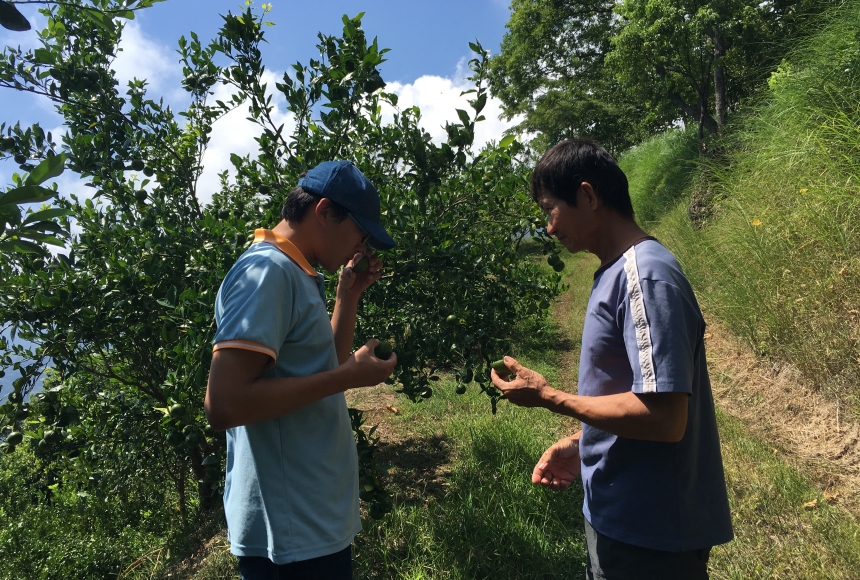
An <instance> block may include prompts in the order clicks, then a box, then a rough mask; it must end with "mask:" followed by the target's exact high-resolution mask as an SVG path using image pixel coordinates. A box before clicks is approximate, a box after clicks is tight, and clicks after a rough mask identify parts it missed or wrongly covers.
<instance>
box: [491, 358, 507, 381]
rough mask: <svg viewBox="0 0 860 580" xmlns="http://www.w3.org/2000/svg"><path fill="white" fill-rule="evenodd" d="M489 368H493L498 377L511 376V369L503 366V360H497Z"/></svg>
mask: <svg viewBox="0 0 860 580" xmlns="http://www.w3.org/2000/svg"><path fill="white" fill-rule="evenodd" d="M490 366H491V367H493V370H495V371H496V374H497V375H499V376H500V377H506V376H508V375H509V374H511V369H509V368H508V367H507V366H506V365H505V359H500V360H497V361H496V362H494V363H493V364H491V365H490Z"/></svg>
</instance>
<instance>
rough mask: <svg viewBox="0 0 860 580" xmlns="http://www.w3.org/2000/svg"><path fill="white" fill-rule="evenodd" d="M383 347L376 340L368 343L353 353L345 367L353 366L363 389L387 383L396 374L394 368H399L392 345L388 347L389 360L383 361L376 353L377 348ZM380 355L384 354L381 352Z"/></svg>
mask: <svg viewBox="0 0 860 580" xmlns="http://www.w3.org/2000/svg"><path fill="white" fill-rule="evenodd" d="M386 344H387V343H386ZM380 346H383V345H382V343H380V342H379V341H378V340H376V339H375V338H371V339H370V340H368V341H367V344H365V345H364V346H362V347H361V348H360V349H358V350H357V351H355V352H354V353H352V356H350V357H349V358H348V359H347V361H346V362H345V363H344V365H351V366H352V367H353V368H351V369H350V370H351V371H352V373H354V375H355V377H356V379H357V381H358V385H357V386H361V387H371V386H373V385H378V384H379V383H381V382H383V381H385V379H387V378H388V377H389V376H391V373H393V372H394V367H396V366H397V354H396V353H394V352H392V351H390V348H391V345H390V344H389V345H388V348H389V356H388V358H387V359H382V358H381V357H379V356H378V355H377V354H375V351H376V349H377V347H380ZM379 354H384V352H383V351H382V350H381V351H380V353H379Z"/></svg>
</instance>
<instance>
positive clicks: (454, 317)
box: [445, 314, 460, 324]
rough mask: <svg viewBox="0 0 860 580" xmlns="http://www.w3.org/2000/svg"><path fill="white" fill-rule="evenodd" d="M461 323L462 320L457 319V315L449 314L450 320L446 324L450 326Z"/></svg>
mask: <svg viewBox="0 0 860 580" xmlns="http://www.w3.org/2000/svg"><path fill="white" fill-rule="evenodd" d="M459 321H460V319H459V318H457V315H456V314H449V315H448V318H446V319H445V322H447V323H448V324H457V323H458V322H459Z"/></svg>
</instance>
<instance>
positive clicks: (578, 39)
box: [490, 0, 671, 152]
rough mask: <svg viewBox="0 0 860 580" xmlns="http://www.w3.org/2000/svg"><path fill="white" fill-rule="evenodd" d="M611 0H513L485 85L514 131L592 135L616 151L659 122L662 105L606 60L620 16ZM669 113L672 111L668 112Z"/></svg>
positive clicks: (547, 136) (556, 136) (547, 137)
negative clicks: (638, 96)
mask: <svg viewBox="0 0 860 580" xmlns="http://www.w3.org/2000/svg"><path fill="white" fill-rule="evenodd" d="M614 9H615V2H614V1H612V0H514V2H512V4H511V19H510V21H509V22H508V24H507V28H508V32H507V33H506V34H505V37H504V39H503V41H502V47H501V53H500V54H498V55H497V56H495V57H493V58H492V59H491V64H490V87H491V89H492V91H493V94H494V95H495V96H496V97H498V98H499V99H501V100H502V103H503V104H504V113H505V116H506V117H507V118H508V119H512V118H514V117H516V116H518V115H521V116H522V117H523V121H522V122H521V123H520V124H519V125H518V126H517V127H516V129H515V130H516V131H517V132H520V133H539V134H540V136H541V137H540V139H541V141H540V145H538V144H536V146H537V148H539V149H543V146H544V145H552V144H554V143H556V142H558V141H560V140H562V139H566V138H571V137H591V138H593V139H596V140H598V141H600V142H601V143H603V144H604V145H605V146H606V147H607V148H609V149H610V150H611V151H616V152H618V151H621V150H623V149H625V148H627V147H629V146H630V145H632V144H634V143H636V142H637V141H638V140H640V139H642V138H644V137H645V136H646V135H647V134H649V133H650V132H652V131H655V130H657V129H659V128H660V127H664V126H665V125H666V122H667V117H666V115H665V111H664V110H662V109H655V108H653V107H650V106H647V105H649V103H648V102H642V101H636V100H635V99H633V98H631V92H630V91H628V90H627V89H626V87H625V86H624V85H623V84H621V83H619V82H618V81H617V80H616V79H615V77H614V76H613V75H611V74H607V71H606V69H605V66H604V60H605V58H606V55H607V53H608V52H609V51H610V49H611V45H610V39H611V38H612V37H613V36H614V35H616V34H617V33H618V32H619V30H620V25H621V22H620V20H619V18H618V16H617V15H616V14H615V12H614ZM669 119H671V117H669Z"/></svg>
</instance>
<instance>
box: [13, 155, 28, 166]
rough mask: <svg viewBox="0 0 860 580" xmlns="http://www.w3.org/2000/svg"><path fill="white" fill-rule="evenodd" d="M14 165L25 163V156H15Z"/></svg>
mask: <svg viewBox="0 0 860 580" xmlns="http://www.w3.org/2000/svg"><path fill="white" fill-rule="evenodd" d="M15 163H17V164H18V165H24V164H25V163H27V156H26V155H21V154H20V153H19V154H18V155H16V156H15Z"/></svg>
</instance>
